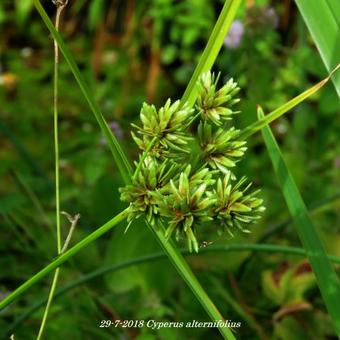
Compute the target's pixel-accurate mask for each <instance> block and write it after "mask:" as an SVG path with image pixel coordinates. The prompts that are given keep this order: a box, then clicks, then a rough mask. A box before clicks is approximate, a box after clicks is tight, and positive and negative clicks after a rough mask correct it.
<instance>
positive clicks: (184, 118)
mask: <svg viewBox="0 0 340 340" xmlns="http://www.w3.org/2000/svg"><path fill="white" fill-rule="evenodd" d="M192 114H193V109H190V108H189V106H188V105H187V104H185V105H183V106H181V104H180V101H179V100H177V101H176V102H174V103H173V104H171V101H170V99H168V100H167V102H166V103H165V105H164V106H163V107H161V108H160V109H159V110H157V109H156V108H155V106H154V105H149V104H146V103H144V104H143V107H142V109H141V112H140V119H141V122H142V127H139V126H137V125H135V124H132V125H133V126H134V127H135V128H137V130H138V131H137V132H138V134H140V135H141V136H142V138H139V137H137V136H136V135H135V134H134V133H132V137H133V139H134V140H135V142H136V143H137V145H138V147H139V148H140V149H142V150H144V151H145V150H146V149H147V147H148V145H149V143H150V142H151V141H152V140H153V139H154V138H155V142H154V144H153V147H152V148H151V150H150V154H151V155H153V156H155V157H157V158H161V157H162V158H163V157H178V156H180V155H182V156H183V153H189V152H190V149H189V147H188V142H189V141H190V140H191V137H190V135H189V134H188V132H187V128H188V126H189V125H190V123H191V121H192V118H193V117H192Z"/></svg>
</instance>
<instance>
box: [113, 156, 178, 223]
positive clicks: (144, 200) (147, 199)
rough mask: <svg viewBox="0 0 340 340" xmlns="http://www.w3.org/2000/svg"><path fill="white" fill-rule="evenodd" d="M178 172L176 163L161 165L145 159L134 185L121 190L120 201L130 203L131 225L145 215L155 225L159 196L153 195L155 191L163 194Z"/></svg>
mask: <svg viewBox="0 0 340 340" xmlns="http://www.w3.org/2000/svg"><path fill="white" fill-rule="evenodd" d="M176 172H178V165H176V164H175V163H171V164H170V162H169V161H167V160H165V161H163V162H162V163H159V162H158V161H157V160H156V159H155V158H153V157H150V156H148V157H146V158H145V160H144V161H143V163H142V166H141V168H140V171H139V172H138V173H137V175H136V176H135V177H134V178H133V180H132V183H131V184H129V185H127V186H125V187H123V188H120V189H119V191H120V193H121V197H120V199H121V200H122V201H123V202H129V203H130V213H129V215H128V222H129V223H130V222H131V221H132V220H133V219H135V218H138V217H140V216H141V215H143V214H145V215H146V219H147V220H148V222H150V223H151V224H152V225H154V224H155V218H156V217H157V214H158V201H157V197H158V196H155V195H153V194H154V192H155V190H157V192H158V193H162V191H163V190H165V188H166V186H167V185H168V183H169V181H170V179H171V178H173V177H174V174H175V173H176Z"/></svg>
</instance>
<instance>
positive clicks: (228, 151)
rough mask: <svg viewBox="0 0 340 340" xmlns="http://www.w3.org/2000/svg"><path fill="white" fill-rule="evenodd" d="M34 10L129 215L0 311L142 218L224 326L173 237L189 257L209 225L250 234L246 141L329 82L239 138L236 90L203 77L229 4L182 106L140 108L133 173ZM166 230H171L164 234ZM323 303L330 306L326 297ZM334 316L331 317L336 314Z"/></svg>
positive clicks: (252, 195)
mask: <svg viewBox="0 0 340 340" xmlns="http://www.w3.org/2000/svg"><path fill="white" fill-rule="evenodd" d="M34 4H35V6H36V8H37V9H38V11H39V13H40V14H41V16H42V18H43V20H44V21H45V23H46V25H47V27H48V28H49V30H50V31H51V33H52V35H53V37H54V39H55V40H56V42H57V43H58V45H59V47H60V49H61V51H62V53H63V54H64V56H65V59H66V61H67V62H68V63H69V65H70V67H71V70H72V72H73V73H74V75H75V77H76V79H77V81H78V83H79V85H80V88H81V90H82V91H83V93H84V95H85V97H86V99H87V100H88V102H89V104H90V107H91V109H92V110H93V112H94V115H95V117H96V119H97V120H98V123H99V125H100V127H101V128H102V130H103V131H104V133H105V136H106V137H107V139H108V141H109V146H110V148H111V151H112V153H113V155H114V158H115V161H116V163H117V165H118V167H119V170H120V172H121V174H122V176H123V178H124V181H125V182H126V186H125V187H124V188H122V189H121V198H122V200H124V201H126V202H128V203H129V207H128V208H127V209H125V210H124V211H122V212H121V213H120V214H118V215H117V216H115V217H113V218H112V219H111V220H110V221H108V222H107V223H105V224H104V225H103V226H101V227H100V228H98V229H97V230H96V231H95V232H93V233H92V234H90V235H89V236H87V237H86V238H85V239H83V240H82V241H80V242H79V243H77V244H76V245H74V246H73V247H71V248H70V249H68V250H67V251H65V253H63V254H61V255H60V256H58V257H57V258H56V259H55V260H53V261H52V262H51V263H50V264H49V265H47V266H46V267H45V268H43V269H42V270H41V271H40V272H38V273H37V274H35V275H34V276H32V277H31V278H30V279H29V280H27V281H26V282H25V283H24V284H22V285H21V286H20V287H19V288H18V289H17V290H15V291H14V292H12V293H11V294H10V295H8V296H7V297H6V298H5V299H4V300H2V301H1V302H0V309H3V308H4V307H6V306H7V305H8V304H9V303H11V302H13V301H15V300H16V299H17V298H18V297H19V296H20V295H21V294H23V293H24V292H25V291H26V290H27V289H28V288H29V287H31V286H32V285H33V284H34V283H36V282H38V281H39V280H41V279H42V278H43V277H44V276H46V275H47V274H48V273H50V272H51V271H53V270H54V269H56V268H58V267H59V266H60V265H61V264H62V263H64V262H65V261H67V260H68V259H69V258H71V257H72V256H73V255H74V254H76V253H77V252H78V251H80V250H81V249H83V248H84V247H85V246H86V245H88V244H89V243H91V242H93V241H94V240H96V239H97V238H98V237H100V236H101V235H103V234H104V233H106V232H107V231H109V230H110V229H111V228H112V227H114V226H115V225H117V224H118V223H119V222H121V221H123V220H125V219H127V220H128V222H129V223H130V222H132V221H133V220H134V219H135V218H138V217H139V216H142V215H144V216H145V218H146V220H147V223H148V225H149V226H150V229H151V230H152V231H153V232H154V234H155V235H156V237H157V238H158V240H159V242H160V243H161V244H162V246H163V248H164V249H165V251H166V252H167V255H168V256H169V258H170V259H171V260H172V262H173V264H174V265H175V267H176V269H177V270H178V271H179V273H180V274H181V275H182V277H183V278H184V279H185V280H186V282H187V283H188V285H189V287H190V288H191V289H192V290H193V292H194V293H195V295H196V297H197V299H198V300H199V301H200V302H201V303H202V305H203V306H204V307H205V309H206V311H207V312H208V314H209V315H210V317H211V318H212V319H213V320H217V319H221V315H220V313H219V312H218V310H217V309H216V307H215V306H214V305H213V303H212V302H211V300H210V299H209V297H208V296H207V295H206V293H205V292H204V290H203V289H202V287H201V286H200V284H199V283H198V281H197V279H196V278H195V276H194V275H193V274H192V272H191V271H190V268H189V267H188V265H187V264H186V262H185V261H184V260H183V258H182V257H181V256H180V254H179V252H178V250H177V249H176V247H175V246H174V245H173V244H172V240H170V237H171V235H172V234H175V235H176V237H177V238H178V239H180V238H185V239H186V240H187V243H188V247H189V250H191V251H193V250H194V251H197V250H198V248H199V240H200V238H199V234H200V233H201V232H203V231H205V229H209V228H204V227H206V226H207V225H208V226H213V224H214V223H211V222H215V223H216V221H219V222H217V223H216V224H217V225H218V227H221V226H222V227H223V228H222V230H217V231H218V232H223V231H226V232H229V233H233V231H234V230H240V231H242V232H247V231H248V229H247V226H248V225H250V224H251V223H253V222H255V221H256V220H257V219H258V218H259V216H260V213H261V211H263V209H264V208H263V206H262V200H261V199H260V198H259V197H257V195H258V191H250V190H249V189H250V184H249V183H247V180H246V179H245V178H244V177H241V178H240V179H238V178H237V177H236V174H235V173H234V171H233V168H234V167H235V165H236V164H237V161H239V160H240V159H241V157H242V156H243V155H244V152H245V151H246V143H245V138H247V137H249V136H251V135H252V134H254V133H255V132H256V131H259V130H260V129H261V128H263V127H264V126H266V125H267V124H269V123H270V122H271V121H273V120H275V119H277V118H278V117H280V116H281V115H283V114H285V113H286V112H288V111H289V110H290V109H291V108H293V107H294V106H296V105H297V104H299V103H300V102H301V101H303V100H305V99H306V98H307V97H309V96H310V95H312V94H313V93H315V92H316V91H318V90H319V89H320V88H321V87H322V86H323V85H324V84H325V83H326V82H327V81H328V79H329V78H327V79H325V80H324V81H322V82H320V83H319V84H317V85H315V86H314V87H313V88H311V89H309V90H307V91H305V92H304V93H302V94H301V95H300V96H298V97H296V98H294V99H293V100H291V101H289V102H288V103H286V104H284V105H283V106H282V107H280V108H279V109H277V110H275V111H273V112H271V113H270V114H268V115H267V116H265V117H262V118H261V119H260V120H259V121H257V122H255V123H253V124H252V125H250V126H248V127H246V128H245V129H243V130H242V131H238V130H236V129H235V128H234V127H233V126H232V124H230V123H231V117H232V115H233V114H235V113H236V112H234V108H233V106H234V105H235V104H237V100H238V99H237V98H235V95H236V94H237V91H238V89H237V85H236V84H235V83H234V82H233V81H232V80H231V81H229V82H227V83H226V84H224V85H223V86H222V87H220V88H218V81H217V80H218V77H217V79H216V78H215V77H214V76H213V75H212V74H211V73H205V72H206V71H208V70H209V69H210V68H211V66H212V64H213V62H214V60H215V58H216V55H217V53H218V51H219V48H220V46H221V44H222V41H223V38H224V36H225V34H226V32H227V30H228V27H229V25H230V23H231V21H232V19H233V17H234V16H235V13H236V10H237V8H238V6H239V4H240V1H227V2H226V4H225V6H224V8H223V10H222V13H221V16H220V18H219V20H218V22H217V24H216V26H215V29H214V31H213V32H212V35H211V39H209V42H208V45H207V48H206V49H205V51H204V53H203V55H202V58H201V60H200V63H199V65H198V67H197V68H196V70H195V72H194V75H193V77H192V79H191V81H190V82H189V85H188V88H187V90H186V92H185V94H184V96H183V99H182V101H181V102H175V103H173V104H171V102H170V101H168V102H167V103H166V105H165V106H164V107H163V108H161V109H158V110H157V109H156V108H154V107H153V106H151V105H148V104H145V105H144V106H143V108H142V112H141V113H143V118H142V114H141V121H142V125H141V126H138V127H136V133H135V134H134V140H135V141H136V143H137V145H138V146H139V148H140V149H141V151H142V153H141V155H140V158H139V161H138V162H137V164H136V169H135V172H134V173H133V172H132V169H131V166H130V163H129V161H128V160H127V158H126V156H125V154H124V152H123V150H122V149H121V147H120V146H119V144H118V142H117V140H116V139H115V138H114V136H113V135H112V133H111V131H110V130H109V128H108V127H107V124H106V122H105V120H104V119H103V117H102V115H101V113H100V111H99V109H98V107H97V105H96V103H95V102H94V100H93V97H92V95H91V93H90V91H89V89H88V88H87V86H86V84H85V83H84V81H83V80H82V77H81V75H80V72H79V69H78V68H77V66H76V64H75V62H74V60H73V59H72V56H71V55H70V53H69V52H68V50H67V48H66V46H65V44H64V42H63V40H62V39H61V37H60V35H59V34H58V33H57V32H56V31H55V29H54V27H53V24H51V22H50V21H49V19H48V17H47V15H46V13H45V12H44V10H43V8H42V7H41V5H40V3H39V1H38V0H34ZM202 74H203V75H202ZM198 79H199V81H198V82H197V80H198ZM195 101H196V104H195V106H194V107H193V108H192V105H193V104H194V102H195ZM186 102H188V104H186ZM143 120H144V121H143ZM164 124H166V125H164ZM175 126H176V129H174V127H175ZM196 150H199V152H198V153H196V154H197V157H195V158H191V157H189V156H191V155H192V154H193V153H194V154H195V151H196ZM164 223H168V227H167V229H166V230H164V228H163V225H164ZM218 227H214V228H217V229H218ZM306 250H307V254H308V252H309V251H310V249H308V247H307V246H306ZM314 250H317V249H314ZM315 270H317V268H316V269H315ZM335 286H336V285H335ZM321 288H322V287H321ZM333 288H335V289H336V288H337V287H333ZM324 298H325V299H327V294H326V295H325V296H324ZM332 314H333V316H335V317H336V314H337V311H335V313H332ZM220 331H221V333H222V335H223V336H224V337H225V338H228V339H234V338H235V337H234V335H233V334H232V332H230V330H228V329H220Z"/></svg>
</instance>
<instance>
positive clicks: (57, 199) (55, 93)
mask: <svg viewBox="0 0 340 340" xmlns="http://www.w3.org/2000/svg"><path fill="white" fill-rule="evenodd" d="M64 7H65V6H64V5H62V6H58V5H57V12H56V17H55V29H56V31H57V32H58V31H59V22H60V15H61V12H62V11H63V9H64ZM58 70H59V49H58V44H57V42H56V41H55V40H54V81H53V111H54V113H53V119H54V158H55V202H56V209H55V217H56V231H57V252H58V255H60V254H61V226H60V176H59V168H60V167H59V131H58V130H59V124H58V118H59V112H58V99H59V98H58V80H59V77H58V76H59V75H58ZM59 273H60V268H57V269H56V270H55V272H54V275H53V280H52V284H51V288H50V292H49V294H48V299H47V304H46V308H45V311H44V315H43V318H42V320H41V324H40V328H39V333H38V336H37V340H40V339H41V338H42V336H43V333H44V329H45V325H46V321H47V317H48V314H49V311H50V308H51V305H52V300H53V296H54V292H55V290H56V288H57V283H58V278H59Z"/></svg>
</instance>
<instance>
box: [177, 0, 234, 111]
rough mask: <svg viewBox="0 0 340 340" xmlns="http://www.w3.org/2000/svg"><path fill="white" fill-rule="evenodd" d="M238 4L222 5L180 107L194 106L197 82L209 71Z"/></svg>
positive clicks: (232, 1)
mask: <svg viewBox="0 0 340 340" xmlns="http://www.w3.org/2000/svg"><path fill="white" fill-rule="evenodd" d="M240 4H241V0H227V1H226V2H225V3H224V6H223V9H222V11H221V14H220V16H219V18H218V20H217V22H216V25H215V27H214V29H213V31H212V33H211V35H210V38H209V40H208V43H207V45H206V47H205V49H204V51H203V53H202V55H201V58H200V60H199V63H198V65H197V67H196V69H195V71H194V74H193V75H192V77H191V79H190V82H189V84H188V86H187V88H186V90H185V92H184V94H183V97H182V100H181V104H182V105H184V103H186V102H187V103H188V104H189V106H190V107H192V106H193V105H194V103H195V100H196V96H197V90H196V84H197V80H198V78H199V77H200V76H201V75H202V74H203V73H204V72H207V71H209V70H210V69H211V67H212V66H213V64H214V62H215V60H216V58H217V55H218V53H219V51H220V49H221V47H222V44H223V41H224V39H225V37H226V35H227V33H228V30H229V28H230V25H231V23H232V21H233V20H234V18H235V15H236V12H237V10H238V8H239V6H240Z"/></svg>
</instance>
